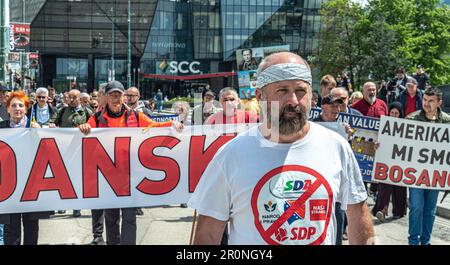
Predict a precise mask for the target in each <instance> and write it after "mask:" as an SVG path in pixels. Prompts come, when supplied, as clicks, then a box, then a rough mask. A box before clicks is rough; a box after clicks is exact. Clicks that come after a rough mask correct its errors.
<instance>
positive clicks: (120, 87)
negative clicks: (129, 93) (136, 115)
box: [105, 81, 125, 94]
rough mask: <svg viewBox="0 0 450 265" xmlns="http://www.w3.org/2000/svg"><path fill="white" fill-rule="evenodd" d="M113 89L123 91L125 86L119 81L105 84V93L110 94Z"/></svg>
mask: <svg viewBox="0 0 450 265" xmlns="http://www.w3.org/2000/svg"><path fill="white" fill-rule="evenodd" d="M115 91H117V92H121V93H125V88H124V87H123V85H122V83H120V82H119V81H110V82H108V83H107V84H106V86H105V93H106V94H110V93H112V92H115Z"/></svg>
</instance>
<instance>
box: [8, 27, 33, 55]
mask: <svg viewBox="0 0 450 265" xmlns="http://www.w3.org/2000/svg"><path fill="white" fill-rule="evenodd" d="M10 35H11V40H12V41H11V43H10V45H11V47H10V48H11V51H28V50H29V48H30V24H28V23H11V24H10Z"/></svg>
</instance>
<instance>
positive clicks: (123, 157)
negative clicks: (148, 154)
mask: <svg viewBox="0 0 450 265" xmlns="http://www.w3.org/2000/svg"><path fill="white" fill-rule="evenodd" d="M130 142H131V138H130V137H120V138H116V139H115V141H114V161H115V162H113V161H112V160H111V157H110V156H109V155H108V153H107V152H106V150H105V148H104V147H103V145H102V144H101V143H100V141H99V140H98V139H97V138H83V141H82V143H83V144H82V146H83V197H84V198H98V196H99V194H98V193H99V191H98V171H99V170H100V171H101V172H102V174H103V176H104V177H105V179H106V181H107V182H108V184H109V186H110V187H111V188H112V190H113V191H114V193H115V194H116V195H117V196H118V197H121V196H130V195H131V191H130Z"/></svg>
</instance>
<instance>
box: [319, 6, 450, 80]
mask: <svg viewBox="0 0 450 265" xmlns="http://www.w3.org/2000/svg"><path fill="white" fill-rule="evenodd" d="M321 14H322V22H323V26H322V31H321V33H320V36H319V38H320V41H319V54H318V55H317V56H316V58H315V61H314V63H315V66H317V67H318V68H319V72H320V74H321V75H324V74H333V75H336V74H338V73H340V72H341V71H342V70H344V69H347V70H348V71H349V73H350V77H351V80H352V84H353V86H356V87H360V86H361V84H362V83H363V82H365V81H366V80H367V79H369V78H371V79H374V80H377V81H378V80H380V79H386V78H390V77H392V76H393V75H394V69H395V68H397V67H400V66H403V67H405V68H406V69H408V70H409V71H410V73H412V72H413V71H414V70H415V66H416V65H417V64H422V65H423V66H424V67H425V70H426V71H427V73H428V74H429V75H430V81H431V84H433V85H442V84H446V83H450V75H449V74H448V73H449V72H450V8H449V6H448V5H442V4H440V1H439V0H390V1H385V0H371V1H369V2H368V5H366V6H364V7H363V6H361V5H360V4H359V3H356V2H353V1H351V0H330V1H328V2H326V3H324V4H323V6H322V10H321Z"/></svg>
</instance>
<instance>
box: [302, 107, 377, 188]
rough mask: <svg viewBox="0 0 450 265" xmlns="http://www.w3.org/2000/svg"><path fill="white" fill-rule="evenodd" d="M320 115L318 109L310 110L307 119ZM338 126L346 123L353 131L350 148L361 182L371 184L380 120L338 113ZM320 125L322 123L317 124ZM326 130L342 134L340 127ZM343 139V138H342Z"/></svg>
mask: <svg viewBox="0 0 450 265" xmlns="http://www.w3.org/2000/svg"><path fill="white" fill-rule="evenodd" d="M319 115H320V109H317V108H312V109H311V111H310V113H309V119H310V120H312V119H314V118H317V117H318V116H319ZM337 123H338V124H342V123H348V124H349V125H350V127H351V128H352V130H353V137H352V139H351V141H350V142H351V147H352V150H353V154H354V155H355V157H356V160H357V161H358V165H359V168H360V170H361V175H362V177H363V180H364V181H366V182H372V169H373V161H374V155H375V142H376V141H377V139H378V129H379V127H380V120H379V119H375V118H371V117H366V116H358V115H351V114H347V113H339V116H338V119H337ZM319 124H322V125H323V123H319ZM327 128H328V129H333V128H335V129H336V130H334V131H336V132H337V133H339V134H340V135H343V134H342V126H336V127H329V126H328V127H327ZM344 137H345V136H344Z"/></svg>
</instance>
